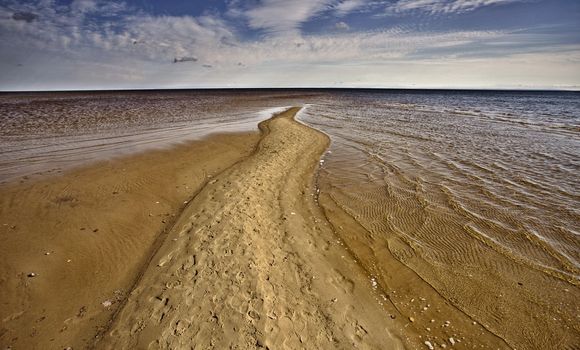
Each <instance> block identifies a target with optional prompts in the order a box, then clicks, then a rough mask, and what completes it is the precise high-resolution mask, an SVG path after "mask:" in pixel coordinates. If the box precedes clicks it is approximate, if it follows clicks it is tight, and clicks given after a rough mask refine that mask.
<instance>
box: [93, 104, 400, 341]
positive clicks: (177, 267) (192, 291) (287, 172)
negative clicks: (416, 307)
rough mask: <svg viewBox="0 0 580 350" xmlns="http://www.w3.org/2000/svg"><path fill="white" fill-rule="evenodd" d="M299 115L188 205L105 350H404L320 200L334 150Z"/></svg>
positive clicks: (274, 126) (274, 128)
mask: <svg viewBox="0 0 580 350" xmlns="http://www.w3.org/2000/svg"><path fill="white" fill-rule="evenodd" d="M297 111H298V108H292V109H290V110H288V111H287V112H285V113H282V114H280V115H278V116H277V117H275V118H273V119H270V120H268V121H266V122H263V123H262V124H261V125H260V128H261V130H262V131H263V137H262V139H261V141H260V143H259V145H258V148H257V150H256V152H255V153H254V154H253V155H252V156H251V157H248V158H247V159H245V160H244V161H242V162H240V163H238V164H236V165H235V166H233V167H231V168H229V169H228V170H226V171H224V172H222V173H221V174H219V175H218V176H216V177H215V178H214V179H213V180H212V181H210V182H209V183H208V184H207V185H206V186H205V187H204V188H203V190H202V191H201V192H200V193H199V194H198V195H197V196H196V197H195V198H194V199H193V200H192V201H191V202H190V204H189V205H188V207H187V208H186V209H185V210H184V212H183V213H182V215H181V216H180V218H179V219H178V220H177V222H176V223H175V225H174V226H173V229H172V230H171V231H170V232H169V233H168V235H167V238H166V240H165V242H164V244H163V245H162V247H161V248H160V249H159V250H158V252H157V253H156V254H155V256H154V258H153V259H152V261H151V262H150V264H149V266H147V267H146V270H145V272H144V274H143V275H142V276H141V278H140V280H139V282H138V283H137V285H136V286H135V288H134V290H133V291H132V293H131V295H130V296H129V298H128V299H127V301H126V304H125V305H124V306H123V308H122V309H121V310H120V312H119V313H118V315H116V317H115V318H114V320H113V323H112V324H111V326H110V328H109V329H108V330H107V332H105V334H104V336H103V337H102V339H99V340H98V341H97V342H96V346H97V347H98V348H104V349H122V348H153V349H157V348H176V349H179V348H190V347H191V348H194V349H198V348H199V349H205V348H216V349H226V348H236V349H254V348H270V349H282V348H288V349H298V348H311V349H319V348H326V349H335V348H353V347H357V348H375V349H379V348H381V349H383V348H389V349H398V348H402V345H401V343H400V341H399V340H398V339H397V338H396V337H395V336H393V335H392V333H391V332H390V330H396V329H397V326H396V324H395V321H394V320H392V319H391V318H390V317H389V316H388V314H386V313H385V312H384V310H383V309H382V308H381V307H380V306H379V303H378V301H377V299H376V296H375V295H374V293H373V292H372V288H371V283H370V280H369V279H368V278H367V277H366V275H365V274H364V271H362V270H361V269H360V267H359V266H358V264H356V263H355V262H354V261H352V260H351V259H349V258H348V257H347V252H346V250H345V249H344V248H343V246H342V245H340V244H338V243H336V238H335V236H334V234H333V232H332V231H331V229H330V228H329V226H328V224H327V223H326V221H325V220H324V217H323V216H322V213H321V212H320V211H319V209H318V207H317V206H316V203H315V202H314V200H313V198H314V194H313V191H312V189H313V187H312V175H313V173H314V171H315V169H316V167H317V165H318V160H319V157H320V155H321V154H322V153H323V152H324V150H325V149H326V148H327V146H328V144H329V139H328V138H327V137H326V136H325V135H324V134H322V133H320V132H318V131H316V130H313V129H311V128H309V127H307V126H305V125H302V124H300V123H298V122H296V121H294V120H293V116H294V114H295V113H296V112H297ZM395 332H397V331H395Z"/></svg>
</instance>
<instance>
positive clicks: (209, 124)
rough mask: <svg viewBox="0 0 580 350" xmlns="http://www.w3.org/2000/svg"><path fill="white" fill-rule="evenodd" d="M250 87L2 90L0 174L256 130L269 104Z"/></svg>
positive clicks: (27, 172) (16, 174)
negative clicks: (5, 92)
mask: <svg viewBox="0 0 580 350" xmlns="http://www.w3.org/2000/svg"><path fill="white" fill-rule="evenodd" d="M258 97H261V98H263V97H267V95H263V94H262V95H260V96H257V95H256V94H246V95H244V94H231V93H227V94H226V93H220V92H214V93H211V92H206V93H199V92H197V93H196V92H115V93H52V94H51V93H45V94H12V95H11V94H8V95H3V96H0V181H10V180H14V179H16V178H18V177H21V176H27V175H31V174H35V173H37V172H48V171H54V170H60V169H66V168H70V167H72V166H77V165H79V164H83V163H87V162H91V161H95V160H101V159H105V158H110V157H113V156H119V155H124V154H128V153H134V152H139V151H143V150H146V149H151V148H160V147H167V146H170V145H173V144H176V143H179V142H183V141H188V140H191V139H199V138H201V137H204V136H206V135H208V134H210V133H215V132H245V131H255V130H257V124H258V123H259V122H260V121H262V120H264V119H267V118H269V117H270V116H271V115H272V112H274V110H273V109H271V108H268V107H269V106H274V105H277V104H276V101H270V102H268V100H267V99H265V100H262V99H261V98H258Z"/></svg>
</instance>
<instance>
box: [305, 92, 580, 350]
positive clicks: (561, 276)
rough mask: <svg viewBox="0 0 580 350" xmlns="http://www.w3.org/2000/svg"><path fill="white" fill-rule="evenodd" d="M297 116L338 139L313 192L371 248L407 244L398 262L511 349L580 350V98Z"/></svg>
mask: <svg viewBox="0 0 580 350" xmlns="http://www.w3.org/2000/svg"><path fill="white" fill-rule="evenodd" d="M301 119H302V120H303V121H305V122H307V123H309V124H311V125H312V126H314V127H317V128H319V129H321V130H323V131H325V132H326V133H328V134H329V135H330V136H331V137H332V140H333V145H332V147H331V152H330V153H329V154H327V155H326V157H325V162H324V163H323V167H322V170H321V175H320V178H319V186H320V191H321V192H322V193H325V194H328V195H329V196H330V197H331V198H332V199H333V201H334V202H335V203H336V204H337V205H339V206H340V207H341V208H342V209H343V210H344V211H345V212H347V213H349V214H350V215H351V216H352V217H353V218H354V219H356V220H357V221H358V222H359V223H360V224H361V225H362V226H363V227H364V228H365V229H366V230H367V231H369V232H370V234H371V235H373V237H375V239H376V242H377V248H376V249H380V246H381V245H382V244H381V243H380V241H381V240H382V241H383V242H389V241H392V240H393V239H397V240H402V241H404V242H405V243H406V245H400V244H399V245H397V244H392V245H389V249H390V250H391V252H392V254H393V255H394V256H395V257H396V258H397V259H398V260H399V261H401V262H402V263H404V264H405V265H407V266H408V267H410V268H412V269H413V270H414V271H415V272H416V273H417V274H418V275H420V276H421V278H422V279H423V280H425V281H427V282H428V283H429V284H431V285H432V286H433V287H434V288H435V289H437V290H438V291H439V292H440V293H441V294H442V295H443V296H445V297H446V298H447V300H450V301H452V302H453V304H454V305H455V306H456V307H457V308H459V309H461V310H462V311H464V312H465V313H467V314H469V315H470V316H471V317H473V318H474V319H476V320H478V321H479V322H480V323H481V324H483V325H485V326H486V328H488V329H490V330H491V331H493V332H494V333H495V334H498V335H500V336H501V337H502V338H504V339H505V340H506V341H507V342H508V344H510V345H511V346H514V347H517V348H529V349H544V348H552V347H553V346H554V345H555V344H560V346H561V347H567V348H576V347H577V346H580V336H579V335H578V334H580V333H579V332H580V322H579V320H578V318H577V317H578V316H577V315H578V313H579V311H580V304H579V303H578V300H580V292H579V288H578V286H579V284H580V235H579V232H578V226H579V223H580V212H579V208H580V206H579V199H580V191H579V186H578V177H577V174H576V173H577V172H578V170H579V169H580V134H579V133H578V131H579V130H580V129H579V126H580V97H579V96H578V95H577V94H564V95H551V94H545V95H540V94H525V93H516V94H510V93H495V94H492V93H482V94H480V95H477V94H475V93H467V94H465V93H464V94H461V93H448V94H445V93H440V94H438V95H436V94H423V95H421V94H418V93H410V94H382V95H381V94H376V93H375V94H372V93H369V94H355V93H350V94H346V93H345V94H343V95H341V96H336V95H329V96H327V97H326V98H324V99H320V100H319V101H316V103H313V104H312V105H310V106H309V107H308V108H307V110H306V112H305V113H303V114H302V115H301ZM409 247H410V248H409ZM374 263H375V264H380V263H381V262H380V261H376V262H374ZM384 268H385V269H387V270H388V266H385V267H384ZM515 324H517V325H518V326H517V327H514V325H515ZM531 334H534V336H533V337H532V336H531Z"/></svg>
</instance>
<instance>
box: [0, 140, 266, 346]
mask: <svg viewBox="0 0 580 350" xmlns="http://www.w3.org/2000/svg"><path fill="white" fill-rule="evenodd" d="M259 138H260V135H259V133H257V132H254V133H246V134H228V135H217V136H212V137H209V138H207V139H204V140H200V141H194V142H191V143H187V144H183V145H180V146H176V147H174V148H172V149H170V150H156V151H150V152H147V153H143V154H139V155H135V156H130V157H125V158H122V159H117V160H111V161H104V162H101V163H100V164H96V165H91V166H89V167H85V168H81V169H77V170H74V171H71V172H69V173H66V174H65V175H61V176H46V174H44V176H43V175H37V176H35V177H33V178H28V177H26V178H23V179H22V180H21V183H19V184H16V185H14V184H13V185H3V186H2V187H0V256H1V257H2V259H1V263H0V348H2V349H4V348H7V347H12V348H13V349H64V348H66V347H69V346H71V347H73V348H74V349H82V348H86V347H87V346H88V345H89V344H90V343H92V342H93V340H94V337H95V335H96V334H98V333H99V330H100V329H101V327H102V326H103V325H106V324H107V322H108V321H109V319H110V318H111V317H112V315H113V313H114V311H115V310H116V309H117V307H118V306H119V305H120V304H119V301H121V300H123V299H124V297H125V295H126V294H127V293H128V291H130V289H131V287H132V285H133V283H134V282H135V280H136V277H137V276H138V274H139V272H140V270H141V269H142V268H143V266H144V265H145V264H146V263H147V261H148V259H149V258H150V256H151V254H152V249H154V248H155V242H156V240H158V239H159V237H161V238H163V237H164V235H163V234H161V233H162V232H164V230H166V229H167V228H168V227H170V226H171V224H172V223H173V222H174V221H175V218H176V216H177V215H178V214H179V212H180V211H181V210H182V209H183V207H185V204H184V201H189V200H190V199H191V197H192V196H193V195H195V193H196V192H197V191H199V189H200V188H201V187H202V186H203V185H204V184H205V183H206V182H207V181H208V180H210V176H211V175H212V174H217V173H219V172H221V171H223V170H224V169H226V168H228V167H229V166H231V165H233V164H234V163H235V162H237V161H239V160H240V159H243V158H244V157H246V156H248V155H249V154H251V153H252V152H253V150H254V148H255V146H256V143H257V141H258V140H259ZM56 172H58V170H55V171H52V172H51V174H54V173H56ZM31 273H34V274H35V277H28V275H29V274H31Z"/></svg>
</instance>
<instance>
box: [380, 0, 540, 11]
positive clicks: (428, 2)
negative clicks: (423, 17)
mask: <svg viewBox="0 0 580 350" xmlns="http://www.w3.org/2000/svg"><path fill="white" fill-rule="evenodd" d="M525 1H529V0H399V1H397V2H396V3H394V4H392V5H390V6H388V7H387V12H390V13H401V12H406V11H412V10H420V11H424V12H429V13H432V14H435V13H444V14H446V13H462V12H468V11H473V10H475V9H477V8H479V7H483V6H489V5H504V4H508V3H514V2H525Z"/></svg>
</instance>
